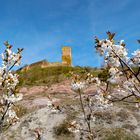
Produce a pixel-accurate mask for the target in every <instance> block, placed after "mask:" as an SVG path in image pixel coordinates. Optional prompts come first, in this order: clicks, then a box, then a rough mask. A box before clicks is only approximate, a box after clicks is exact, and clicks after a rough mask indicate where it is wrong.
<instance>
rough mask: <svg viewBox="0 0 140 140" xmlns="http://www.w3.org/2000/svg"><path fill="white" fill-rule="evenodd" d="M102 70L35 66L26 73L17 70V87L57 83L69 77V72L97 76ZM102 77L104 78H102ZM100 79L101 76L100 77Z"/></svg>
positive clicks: (78, 67)
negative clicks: (88, 73)
mask: <svg viewBox="0 0 140 140" xmlns="http://www.w3.org/2000/svg"><path fill="white" fill-rule="evenodd" d="M102 71H103V70H100V69H97V68H91V67H80V66H76V67H71V66H56V67H55V66H54V67H46V68H41V66H40V65H35V66H34V67H32V68H30V69H29V70H27V71H23V70H22V68H21V69H19V70H17V73H18V74H19V82H20V83H19V85H20V86H26V85H28V86H29V85H31V86H32V85H48V86H49V85H51V84H54V83H59V82H61V81H63V80H66V79H69V78H70V77H71V74H70V72H73V73H76V74H83V73H85V72H90V73H91V74H92V75H93V76H98V75H99V74H100V73H101V72H102ZM103 77H104V76H103ZM101 78H102V76H101Z"/></svg>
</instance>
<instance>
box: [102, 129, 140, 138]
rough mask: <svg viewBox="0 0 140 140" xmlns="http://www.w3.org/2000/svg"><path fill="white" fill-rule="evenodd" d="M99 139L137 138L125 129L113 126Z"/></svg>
mask: <svg viewBox="0 0 140 140" xmlns="http://www.w3.org/2000/svg"><path fill="white" fill-rule="evenodd" d="M101 140H138V138H137V136H135V135H134V134H132V133H131V132H127V131H126V130H125V129H122V128H115V129H111V130H109V131H107V132H106V134H105V137H104V138H103V139H101Z"/></svg>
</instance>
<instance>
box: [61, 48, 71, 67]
mask: <svg viewBox="0 0 140 140" xmlns="http://www.w3.org/2000/svg"><path fill="white" fill-rule="evenodd" d="M62 64H63V65H68V66H71V48H70V47H68V46H64V47H62Z"/></svg>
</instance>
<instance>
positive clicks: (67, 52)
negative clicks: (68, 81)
mask: <svg viewBox="0 0 140 140" xmlns="http://www.w3.org/2000/svg"><path fill="white" fill-rule="evenodd" d="M61 54H62V56H61V57H62V58H61V59H62V60H61V62H48V61H47V60H42V61H38V62H35V63H32V64H30V65H26V66H25V67H24V68H22V70H23V71H24V70H29V69H30V68H33V67H35V66H41V68H45V67H52V66H71V65H72V64H71V63H72V58H71V47H69V46H63V47H62V49H61Z"/></svg>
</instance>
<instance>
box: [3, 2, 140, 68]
mask: <svg viewBox="0 0 140 140" xmlns="http://www.w3.org/2000/svg"><path fill="white" fill-rule="evenodd" d="M108 30H109V31H112V32H116V33H117V35H116V37H115V38H116V40H119V39H124V40H125V42H126V45H127V48H128V49H129V52H130V53H131V52H133V51H134V50H135V49H137V48H140V46H139V45H138V44H137V42H136V40H137V39H140V0H0V46H1V48H0V51H2V48H4V46H3V42H4V41H6V40H8V41H9V42H10V43H11V44H12V45H13V46H14V48H17V47H21V48H22V47H23V48H24V52H23V59H22V65H25V64H30V63H32V62H36V61H39V60H43V59H47V60H48V61H50V62H55V61H61V47H62V46H63V45H67V46H71V47H72V63H73V65H80V66H96V67H97V66H100V65H101V64H102V59H101V58H99V56H98V55H97V54H96V52H95V49H94V37H95V36H99V37H100V38H105V37H106V34H105V32H106V31H108Z"/></svg>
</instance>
